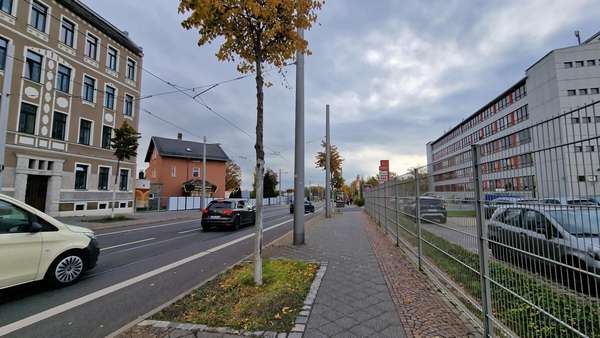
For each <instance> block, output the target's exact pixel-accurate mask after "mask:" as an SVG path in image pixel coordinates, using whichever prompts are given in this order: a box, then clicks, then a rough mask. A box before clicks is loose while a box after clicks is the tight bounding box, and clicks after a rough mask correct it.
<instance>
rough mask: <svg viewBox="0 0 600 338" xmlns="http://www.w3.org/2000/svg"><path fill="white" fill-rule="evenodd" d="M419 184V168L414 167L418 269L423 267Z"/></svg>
mask: <svg viewBox="0 0 600 338" xmlns="http://www.w3.org/2000/svg"><path fill="white" fill-rule="evenodd" d="M419 184H420V180H419V169H418V168H415V216H416V217H417V258H418V262H419V270H423V267H422V265H421V257H423V241H422V240H421V239H422V233H421V199H420V198H419V196H420V195H421V192H420V191H419V190H420V189H419V188H420V187H419Z"/></svg>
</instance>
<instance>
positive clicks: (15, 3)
mask: <svg viewBox="0 0 600 338" xmlns="http://www.w3.org/2000/svg"><path fill="white" fill-rule="evenodd" d="M19 2H20V1H18V0H12V8H11V12H10V13H6V12H4V11H0V12H2V14H6V15H10V16H12V17H13V18H16V17H17V6H18V4H19ZM30 17H31V15H30ZM13 24H14V22H13Z"/></svg>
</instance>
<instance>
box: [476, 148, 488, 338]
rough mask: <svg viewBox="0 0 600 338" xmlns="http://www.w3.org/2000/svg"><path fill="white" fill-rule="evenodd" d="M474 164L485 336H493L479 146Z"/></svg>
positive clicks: (486, 232)
mask: <svg viewBox="0 0 600 338" xmlns="http://www.w3.org/2000/svg"><path fill="white" fill-rule="evenodd" d="M471 159H472V166H473V189H474V190H475V217H476V221H477V239H478V244H479V245H478V250H479V276H480V278H479V279H480V283H481V304H482V309H483V327H484V333H485V334H484V337H491V336H492V333H493V332H492V328H493V326H492V325H493V323H492V317H491V316H492V313H491V312H492V297H491V289H490V279H489V277H490V266H489V248H488V238H487V235H488V229H487V224H485V219H484V217H485V215H484V213H483V203H482V199H481V198H482V196H481V173H480V168H479V146H477V145H473V146H472V147H471Z"/></svg>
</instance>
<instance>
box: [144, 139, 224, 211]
mask: <svg viewBox="0 0 600 338" xmlns="http://www.w3.org/2000/svg"><path fill="white" fill-rule="evenodd" d="M202 151H203V143H201V142H192V141H185V140H183V139H182V135H181V134H178V135H177V139H169V138H164V137H157V136H152V139H151V140H150V145H149V146H148V151H147V152H146V158H145V161H146V162H147V163H148V164H149V165H148V168H147V169H146V175H145V177H146V179H147V180H148V181H150V185H151V187H150V192H151V194H152V195H153V196H156V197H172V196H201V195H202V188H201V186H202ZM229 160H230V159H229V157H228V156H227V154H226V153H225V151H223V149H222V148H221V146H219V145H218V144H206V196H207V197H219V198H224V197H225V165H226V163H227V162H228V161H229ZM161 203H162V204H164V203H166V199H165V201H164V202H161Z"/></svg>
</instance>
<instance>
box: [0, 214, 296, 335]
mask: <svg viewBox="0 0 600 338" xmlns="http://www.w3.org/2000/svg"><path fill="white" fill-rule="evenodd" d="M292 221H293V219H289V220H287V221H284V222H281V223H278V224H275V225H273V226H270V227H268V228H267V229H264V230H263V232H267V231H270V230H274V229H276V228H279V227H280V226H282V225H284V224H287V223H290V222H292ZM252 237H254V233H251V234H248V235H245V236H242V237H240V238H237V239H234V240H232V241H229V242H227V243H224V244H221V245H218V246H216V247H213V248H211V249H208V250H206V251H201V252H199V253H197V254H195V255H192V256H189V257H186V258H183V259H180V260H178V261H176V262H173V263H170V264H167V265H165V266H162V267H160V268H157V269H154V270H152V271H148V272H146V273H143V274H141V275H139V276H136V277H133V278H130V279H128V280H124V281H122V282H120V283H117V284H114V285H111V286H109V287H106V288H104V289H100V290H98V291H95V292H92V293H90V294H88V295H85V296H83V297H80V298H77V299H74V300H72V301H69V302H66V303H64V304H61V305H57V306H55V307H52V308H50V309H47V310H45V311H42V312H39V313H36V314H34V315H31V316H29V317H26V318H23V319H21V320H18V321H16V322H13V323H10V324H8V325H4V326H1V327H0V337H1V336H4V335H7V334H9V333H12V332H15V331H17V330H20V329H23V328H25V327H27V326H30V325H33V324H36V323H38V322H40V321H42V320H45V319H48V318H50V317H53V316H56V315H59V314H61V313H63V312H66V311H69V310H71V309H73V308H76V307H78V306H81V305H83V304H86V303H89V302H91V301H94V300H96V299H98V298H101V297H104V296H106V295H109V294H111V293H114V292H117V291H119V290H121V289H124V288H126V287H129V286H131V285H133V284H136V283H139V282H142V281H144V280H146V279H148V278H152V277H154V276H157V275H159V274H161V273H164V272H167V271H169V270H172V269H175V268H178V267H180V266H182V265H184V264H186V263H189V262H192V261H195V260H197V259H199V258H202V257H204V256H206V255H209V254H211V253H214V252H217V251H219V250H222V249H224V248H227V247H229V246H231V245H235V244H237V243H239V242H242V241H244V240H246V239H249V238H252Z"/></svg>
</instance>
